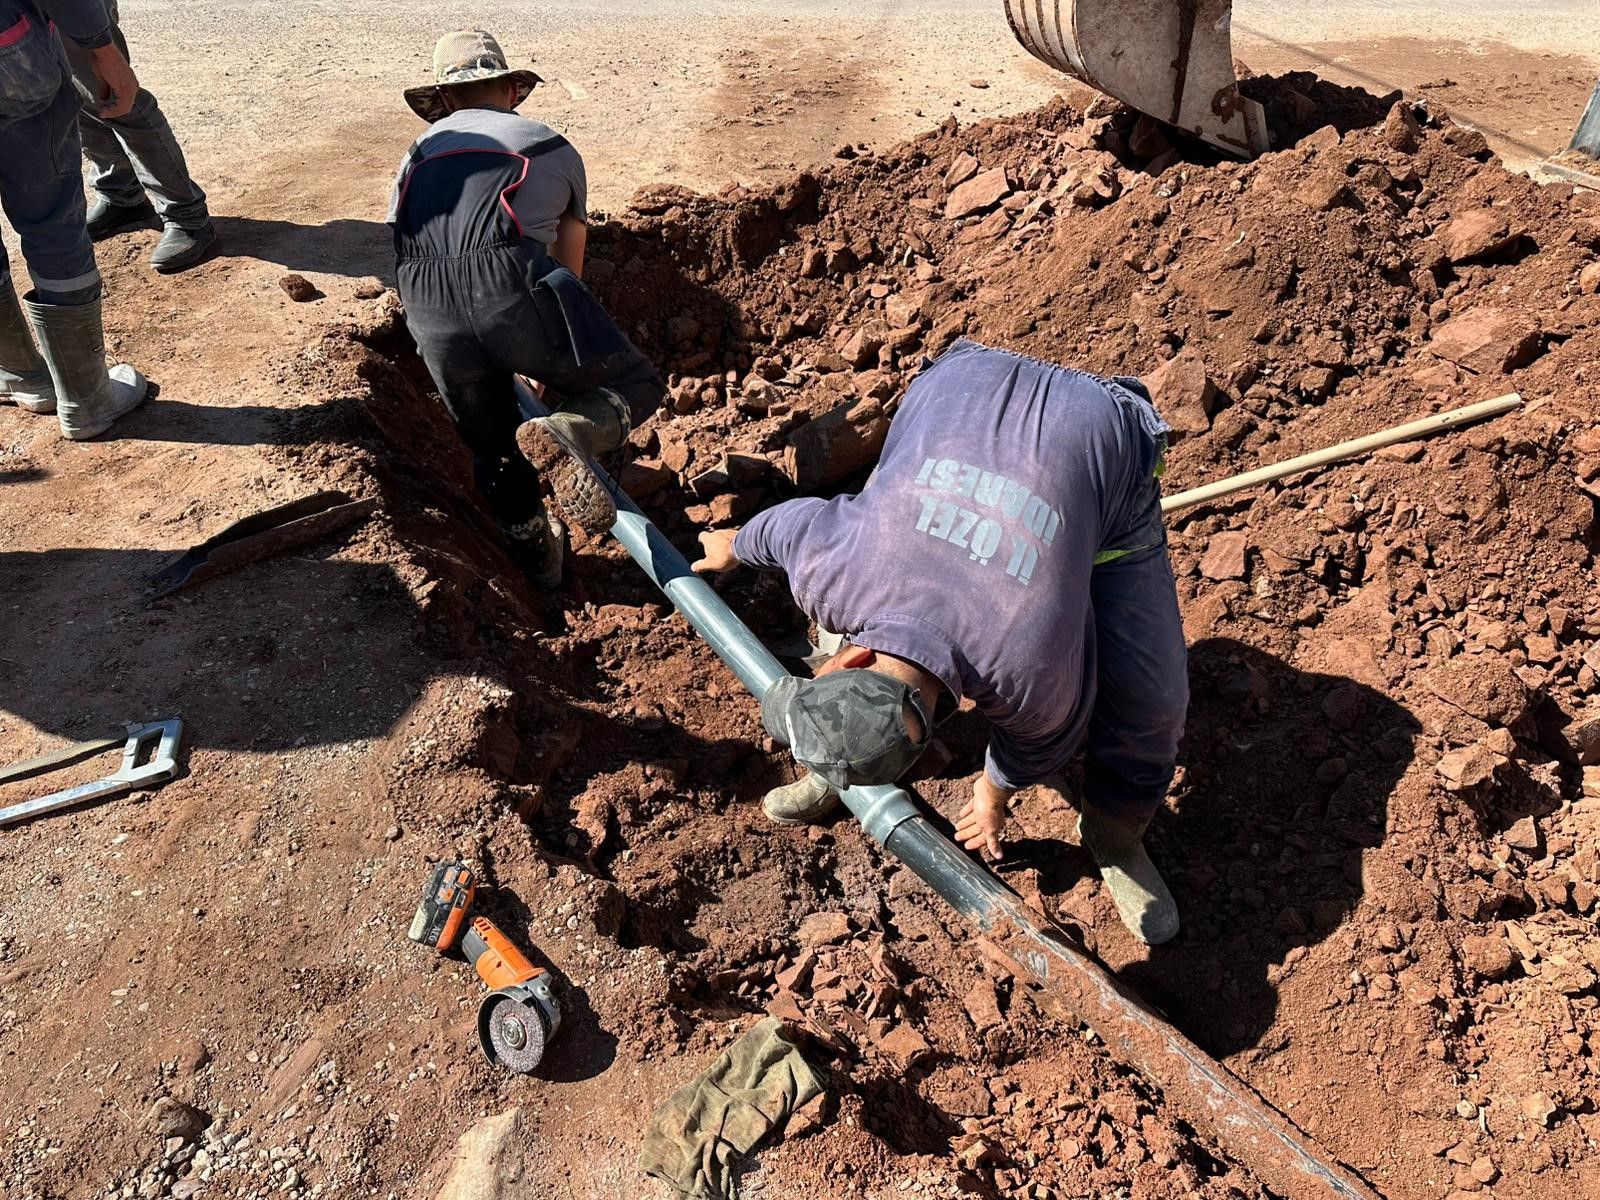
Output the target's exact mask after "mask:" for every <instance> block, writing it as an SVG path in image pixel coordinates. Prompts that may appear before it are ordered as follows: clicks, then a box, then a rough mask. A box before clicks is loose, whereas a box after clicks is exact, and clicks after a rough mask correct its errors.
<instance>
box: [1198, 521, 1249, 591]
mask: <svg viewBox="0 0 1600 1200" xmlns="http://www.w3.org/2000/svg"><path fill="white" fill-rule="evenodd" d="M1247 549H1248V544H1247V542H1246V541H1245V536H1244V534H1243V533H1239V532H1233V531H1230V532H1228V533H1219V534H1217V535H1216V537H1214V538H1212V539H1211V544H1210V545H1208V546H1207V547H1206V554H1205V557H1204V558H1202V559H1201V560H1200V574H1202V575H1204V576H1205V577H1206V578H1207V579H1212V580H1223V579H1243V578H1244V575H1245V569H1246V560H1245V552H1246V550H1247Z"/></svg>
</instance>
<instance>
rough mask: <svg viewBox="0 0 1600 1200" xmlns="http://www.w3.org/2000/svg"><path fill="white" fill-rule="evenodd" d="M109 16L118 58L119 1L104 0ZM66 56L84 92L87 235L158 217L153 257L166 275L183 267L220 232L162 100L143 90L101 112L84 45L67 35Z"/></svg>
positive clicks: (98, 237) (122, 45)
mask: <svg viewBox="0 0 1600 1200" xmlns="http://www.w3.org/2000/svg"><path fill="white" fill-rule="evenodd" d="M103 2H104V4H105V7H106V14H107V16H109V17H110V19H111V40H112V41H113V42H115V43H116V45H117V48H118V49H119V50H120V51H121V52H122V54H123V56H124V57H125V58H126V57H129V55H128V43H127V41H126V39H124V38H123V36H122V30H121V28H119V26H118V24H117V0H103ZM67 57H68V59H70V60H71V62H72V74H73V78H75V79H76V80H77V81H78V86H79V88H80V89H81V90H82V91H83V94H84V104H83V109H82V111H81V112H80V113H79V116H78V123H79V130H80V132H81V134H82V136H83V153H84V157H85V158H87V159H88V160H89V165H90V167H91V168H93V169H92V171H91V172H90V175H89V185H90V187H92V188H93V189H94V193H95V201H94V204H93V206H91V207H90V209H89V236H90V237H91V238H92V239H94V240H95V241H97V242H98V241H103V240H104V239H105V238H108V237H112V236H113V235H115V234H118V233H123V232H126V231H127V230H129V229H144V228H147V227H148V226H149V225H150V223H151V221H152V220H154V219H156V218H160V220H161V224H162V226H163V228H164V232H163V233H162V235H161V240H160V241H159V242H157V243H156V248H155V250H154V252H152V253H151V255H150V265H151V266H152V267H154V268H155V269H156V270H157V271H160V272H162V273H163V274H172V273H173V272H176V271H183V270H187V269H188V268H189V267H192V266H194V265H195V264H197V263H199V262H201V261H202V260H203V259H204V258H205V257H206V256H207V255H208V254H210V253H211V251H212V250H213V249H215V247H216V243H217V231H216V227H215V226H213V225H212V223H211V213H210V211H209V210H207V208H206V194H205V193H204V192H202V191H201V190H200V187H199V185H198V184H196V183H195V181H194V180H192V179H190V178H189V166H188V164H187V163H186V162H185V161H184V158H183V149H182V147H180V146H179V145H178V139H177V137H176V136H175V135H174V134H173V132H172V126H171V125H169V124H168V123H167V118H166V114H164V113H163V112H162V111H161V105H160V104H159V103H158V102H157V101H156V98H155V97H154V96H152V95H151V94H150V93H149V92H148V91H146V90H145V89H144V88H140V89H139V91H138V94H137V95H136V96H134V98H133V107H132V108H131V109H129V110H128V111H127V112H125V113H123V114H121V115H120V116H106V115H104V114H103V113H102V112H100V109H99V106H98V104H96V103H95V100H94V95H95V86H96V85H95V80H96V78H97V77H96V75H95V73H94V62H93V60H92V58H91V56H90V53H89V51H88V50H86V49H84V48H82V47H80V46H78V45H77V44H76V43H74V42H71V41H69V42H68V43H67Z"/></svg>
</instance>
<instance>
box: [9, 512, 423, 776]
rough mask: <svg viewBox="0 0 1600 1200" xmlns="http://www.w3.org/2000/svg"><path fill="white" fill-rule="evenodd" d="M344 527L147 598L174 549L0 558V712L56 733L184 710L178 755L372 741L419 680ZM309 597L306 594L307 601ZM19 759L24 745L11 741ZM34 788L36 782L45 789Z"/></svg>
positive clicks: (398, 622)
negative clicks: (347, 549) (346, 553)
mask: <svg viewBox="0 0 1600 1200" xmlns="http://www.w3.org/2000/svg"><path fill="white" fill-rule="evenodd" d="M358 535H359V529H353V530H349V531H346V532H345V533H342V534H334V535H331V536H330V537H327V538H324V539H322V540H320V541H318V542H316V543H314V544H312V545H310V546H307V547H303V548H300V549H298V550H294V551H290V552H286V553H284V554H281V555H278V556H276V557H274V558H271V559H267V560H264V561H262V562H259V563H254V564H250V565H247V566H245V567H242V568H240V569H239V570H237V571H235V572H233V573H231V574H228V575H225V576H222V577H220V578H217V579H213V580H209V581H207V582H205V583H202V584H197V585H195V586H193V587H192V588H189V589H186V590H184V591H182V592H179V593H176V594H175V595H173V596H171V597H168V598H166V599H162V600H152V590H151V588H150V581H151V579H152V577H153V576H154V575H155V574H156V572H157V571H159V570H161V569H162V568H163V567H165V566H166V565H167V564H168V563H170V562H171V561H172V560H173V558H174V557H175V554H176V551H175V550H169V551H159V550H153V549H151V550H123V549H109V548H95V547H83V548H72V549H53V550H39V551H29V550H10V551H3V552H0V611H4V612H6V613H8V614H9V618H8V619H7V620H6V621H4V622H0V721H3V720H4V718H6V717H8V716H16V717H19V718H21V719H22V720H23V721H25V722H27V723H28V724H29V725H31V726H33V727H34V728H36V729H38V730H40V731H41V732H43V733H46V734H50V735H54V736H57V737H61V738H66V739H70V740H74V741H76V740H81V739H86V738H90V737H98V736H102V735H104V734H107V733H110V732H113V731H116V730H118V729H120V728H121V727H122V726H123V725H124V724H125V723H127V722H130V721H134V722H144V721H150V720H155V719H158V718H163V717H169V716H182V717H183V718H184V738H183V741H184V746H185V748H186V749H187V750H193V749H216V750H230V751H240V752H270V751H286V750H292V749H295V748H298V747H305V746H328V745H337V744H348V743H350V742H353V741H357V740H359V739H364V738H375V737H381V736H383V735H384V734H385V733H387V732H388V731H389V730H390V729H391V728H392V727H393V726H394V724H395V723H396V722H397V721H399V720H400V718H401V717H402V716H403V715H404V714H405V712H406V711H407V710H408V709H409V708H410V707H411V705H412V704H413V703H414V702H415V700H416V698H417V695H418V693H419V692H420V690H421V688H422V686H423V684H424V683H425V681H426V679H427V675H428V667H427V664H426V662H425V661H424V660H423V659H422V657H421V656H420V655H416V654H406V655H398V654H397V653H396V652H395V651H396V647H402V646H409V645H410V644H411V643H412V641H413V640H414V637H415V630H416V627H417V622H418V619H419V618H418V613H417V609H416V605H415V603H414V602H413V600H412V598H411V596H410V593H409V592H408V591H407V590H406V588H405V586H404V585H403V584H402V583H401V582H400V580H399V578H398V577H397V576H396V574H395V571H394V570H393V568H391V567H389V566H387V565H383V564H378V563H362V562H352V561H348V560H344V559H341V558H340V557H339V550H340V548H341V547H342V546H344V545H345V544H346V543H347V542H348V540H349V539H350V538H352V537H356V536H358ZM312 598H314V599H312ZM20 749H21V752H22V755H23V756H24V757H25V756H26V755H27V754H29V753H31V752H32V749H33V748H32V747H28V746H23V747H21V748H20ZM45 790H48V789H45Z"/></svg>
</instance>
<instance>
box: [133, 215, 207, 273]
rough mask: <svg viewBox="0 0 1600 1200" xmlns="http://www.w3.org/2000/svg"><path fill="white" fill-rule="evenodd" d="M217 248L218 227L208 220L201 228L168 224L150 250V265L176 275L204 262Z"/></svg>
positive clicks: (161, 271)
mask: <svg viewBox="0 0 1600 1200" xmlns="http://www.w3.org/2000/svg"><path fill="white" fill-rule="evenodd" d="M216 248H217V227H216V226H215V225H213V224H212V223H211V222H210V221H207V222H206V223H205V224H204V225H202V226H200V228H199V229H185V228H183V226H181V225H168V226H167V228H166V232H165V233H163V234H162V235H161V240H160V241H159V242H157V243H156V248H155V249H154V250H152V251H151V252H150V265H151V266H152V267H154V268H155V269H156V270H157V271H159V272H160V273H161V274H163V275H175V274H177V272H179V271H187V270H188V269H189V268H190V267H193V266H198V265H199V264H200V263H202V262H204V261H205V259H206V258H207V257H209V256H210V254H211V252H212V251H213V250H215V249H216Z"/></svg>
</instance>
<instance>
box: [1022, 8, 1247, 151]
mask: <svg viewBox="0 0 1600 1200" xmlns="http://www.w3.org/2000/svg"><path fill="white" fill-rule="evenodd" d="M1005 4H1006V16H1007V17H1008V18H1009V19H1010V21H1011V29H1012V31H1013V32H1014V33H1015V34H1016V35H1017V40H1018V41H1019V42H1021V43H1022V45H1023V47H1024V48H1025V49H1026V50H1027V51H1028V52H1029V53H1030V54H1032V55H1033V56H1034V57H1035V58H1037V59H1039V60H1040V61H1042V62H1045V63H1048V64H1049V65H1050V66H1052V67H1055V68H1056V69H1057V70H1060V71H1065V72H1066V73H1067V74H1068V75H1071V76H1073V77H1074V78H1076V79H1081V80H1082V81H1083V82H1084V83H1087V84H1088V85H1089V86H1090V87H1094V88H1098V89H1099V90H1100V91H1102V92H1105V93H1106V94H1107V95H1109V96H1114V97H1116V98H1117V99H1118V100H1121V101H1122V102H1123V103H1124V104H1127V105H1129V106H1130V107H1133V108H1136V109H1138V110H1139V111H1140V112H1143V113H1148V114H1149V115H1150V116H1152V117H1155V118H1156V119H1157V120H1160V121H1165V122H1166V123H1167V124H1169V125H1172V126H1174V127H1175V128H1177V129H1180V130H1182V131H1184V132H1185V133H1188V134H1192V135H1193V136H1194V137H1197V138H1200V139H1202V140H1204V141H1206V142H1209V143H1210V144H1211V145H1213V146H1216V147H1217V148H1218V149H1220V150H1224V151H1226V152H1227V153H1229V154H1234V155H1237V156H1239V157H1240V158H1254V157H1255V156H1256V155H1258V154H1262V153H1265V152H1266V151H1267V150H1268V149H1269V148H1270V147H1269V144H1268V137H1267V126H1266V121H1265V119H1264V116H1263V114H1262V111H1261V105H1260V104H1258V103H1257V102H1256V101H1254V100H1250V99H1248V98H1246V97H1245V96H1242V95H1240V94H1239V83H1238V80H1237V79H1236V78H1235V77H1234V73H1233V39H1232V29H1231V26H1232V21H1233V0H1005Z"/></svg>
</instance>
